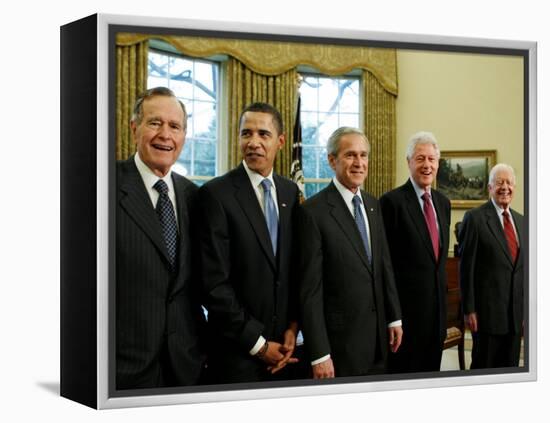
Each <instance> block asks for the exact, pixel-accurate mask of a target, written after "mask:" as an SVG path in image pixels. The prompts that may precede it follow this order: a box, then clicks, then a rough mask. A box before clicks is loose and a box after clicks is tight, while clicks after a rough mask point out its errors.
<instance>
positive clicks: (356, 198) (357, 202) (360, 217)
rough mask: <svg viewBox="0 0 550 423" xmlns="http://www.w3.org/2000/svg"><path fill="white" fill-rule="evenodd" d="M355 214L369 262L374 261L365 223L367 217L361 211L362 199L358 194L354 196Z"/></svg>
mask: <svg viewBox="0 0 550 423" xmlns="http://www.w3.org/2000/svg"><path fill="white" fill-rule="evenodd" d="M352 202H353V215H354V217H355V223H356V224H357V229H359V233H360V234H361V239H362V240H363V245H364V246H365V252H366V253H367V257H368V259H369V263H372V254H371V251H370V246H369V235H368V233H367V225H366V224H365V219H364V218H363V213H362V212H361V199H360V198H359V196H358V195H355V196H354V197H353V200H352Z"/></svg>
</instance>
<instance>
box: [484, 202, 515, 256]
mask: <svg viewBox="0 0 550 423" xmlns="http://www.w3.org/2000/svg"><path fill="white" fill-rule="evenodd" d="M485 216H486V221H487V226H488V227H489V231H490V232H491V234H492V235H493V236H494V237H495V240H496V241H497V244H498V245H500V248H501V249H502V252H503V253H504V254H505V255H506V258H507V259H508V261H509V262H510V264H511V265H513V264H514V263H513V262H512V256H511V255H510V250H509V249H508V243H507V242H506V236H505V235H504V228H503V227H502V224H501V223H500V217H499V216H498V214H497V212H496V210H495V207H494V206H493V203H492V202H491V200H489V201H488V202H487V203H485Z"/></svg>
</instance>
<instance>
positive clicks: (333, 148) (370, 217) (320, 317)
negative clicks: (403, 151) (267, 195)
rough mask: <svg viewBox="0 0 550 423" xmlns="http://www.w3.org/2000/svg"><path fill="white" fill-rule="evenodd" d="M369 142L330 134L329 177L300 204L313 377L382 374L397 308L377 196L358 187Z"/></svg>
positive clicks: (351, 134) (347, 132)
mask: <svg viewBox="0 0 550 423" xmlns="http://www.w3.org/2000/svg"><path fill="white" fill-rule="evenodd" d="M369 150H370V146H369V143H368V140H367V138H366V136H365V135H364V134H363V132H361V131H360V130H359V129H356V128H349V127H342V128H339V129H337V130H336V131H335V132H334V133H333V134H332V135H331V136H330V138H329V141H328V144H327V151H328V160H329V164H330V167H331V168H332V169H333V170H334V173H335V177H334V179H333V180H332V182H331V183H330V185H329V186H328V187H327V188H325V189H324V190H322V191H321V192H319V193H318V194H317V195H315V196H313V197H311V198H309V199H308V200H307V201H306V202H305V203H304V204H303V205H302V207H301V213H300V223H299V225H298V230H299V239H300V243H299V246H300V250H299V251H300V256H301V259H300V266H299V275H300V278H299V280H300V281H301V284H300V310H301V318H302V319H301V320H302V325H303V326H302V330H303V334H304V345H305V346H306V349H307V350H308V352H309V358H310V360H311V366H312V373H313V377H314V378H331V377H335V376H360V375H369V374H377V373H383V372H384V371H385V368H386V358H387V355H388V350H389V349H391V351H393V352H395V351H397V349H398V348H399V345H400V344H401V337H402V333H403V332H402V330H401V321H400V319H401V311H400V307H399V300H398V296H397V290H396V288H395V282H394V277H393V271H392V267H391V260H390V255H389V250H388V245H387V243H386V235H385V233H384V225H383V222H382V215H381V213H380V207H379V205H378V201H377V200H376V199H375V198H374V197H372V196H370V195H369V194H367V193H365V192H364V191H362V190H361V186H362V185H363V182H364V181H365V178H366V177H367V172H368V158H369Z"/></svg>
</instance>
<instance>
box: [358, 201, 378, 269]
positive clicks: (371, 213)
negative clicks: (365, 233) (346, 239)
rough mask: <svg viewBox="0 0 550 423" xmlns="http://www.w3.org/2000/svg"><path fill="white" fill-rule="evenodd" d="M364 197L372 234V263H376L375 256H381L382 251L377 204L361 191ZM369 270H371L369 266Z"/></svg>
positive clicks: (370, 233) (370, 234)
mask: <svg viewBox="0 0 550 423" xmlns="http://www.w3.org/2000/svg"><path fill="white" fill-rule="evenodd" d="M361 196H362V197H363V204H364V205H365V211H366V212H367V219H368V221H369V229H370V231H369V236H370V245H371V254H372V263H374V260H375V258H377V257H381V252H380V251H379V250H378V246H381V245H382V243H381V242H380V240H379V239H378V231H377V230H375V229H376V225H377V223H378V222H377V218H376V213H377V210H376V207H377V206H376V204H374V202H373V201H372V200H371V199H370V198H368V197H367V196H366V195H365V193H364V192H361ZM369 270H371V269H370V268H369Z"/></svg>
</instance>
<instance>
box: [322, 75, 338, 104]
mask: <svg viewBox="0 0 550 423" xmlns="http://www.w3.org/2000/svg"><path fill="white" fill-rule="evenodd" d="M318 95H319V110H320V111H323V112H329V111H335V110H334V109H335V106H336V107H337V105H338V103H337V102H336V99H337V97H338V80H337V79H332V78H319V88H318ZM336 110H337V109H336Z"/></svg>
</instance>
